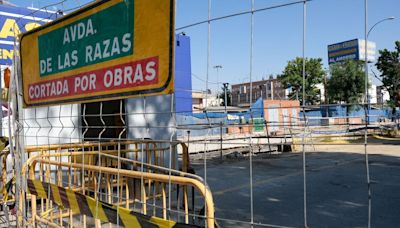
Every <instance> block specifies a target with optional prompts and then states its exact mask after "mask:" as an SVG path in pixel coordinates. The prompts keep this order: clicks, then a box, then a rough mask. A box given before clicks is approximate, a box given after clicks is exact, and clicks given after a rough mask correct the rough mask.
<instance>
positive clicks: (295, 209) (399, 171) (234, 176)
mask: <svg viewBox="0 0 400 228" xmlns="http://www.w3.org/2000/svg"><path fill="white" fill-rule="evenodd" d="M371 142H375V143H378V145H370V146H368V151H369V153H371V154H370V156H369V158H370V173H371V179H372V220H371V221H372V227H400V142H399V141H383V142H382V141H376V140H375V141H373V140H372V141H371ZM316 151H317V152H307V190H308V194H307V197H308V201H307V210H308V217H307V219H308V225H309V227H366V226H367V217H368V216H367V212H368V198H367V184H366V174H365V173H366V171H365V160H364V159H365V157H364V146H362V145H353V144H344V145H330V146H317V147H316ZM193 166H194V168H195V170H196V173H197V174H200V175H202V176H204V165H203V164H202V161H195V162H194V163H193ZM253 180H254V182H253V185H254V222H255V223H263V224H273V225H279V226H287V227H302V226H303V175H302V156H301V153H287V154H282V155H263V156H258V157H254V159H253ZM207 181H208V183H209V184H210V186H211V189H212V191H213V196H214V202H215V204H216V217H218V218H223V219H230V220H239V221H245V222H249V221H250V187H249V160H248V158H241V159H226V160H224V161H223V162H222V163H221V162H220V161H219V160H214V161H207ZM218 223H219V224H220V225H221V226H222V227H250V225H249V224H246V223H242V222H234V221H226V220H218ZM256 227H257V226H256ZM258 227H261V226H258Z"/></svg>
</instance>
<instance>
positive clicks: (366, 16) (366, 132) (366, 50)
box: [364, 0, 371, 228]
mask: <svg viewBox="0 0 400 228" xmlns="http://www.w3.org/2000/svg"><path fill="white" fill-rule="evenodd" d="M364 6H365V14H364V16H365V24H364V32H365V41H364V42H365V43H364V44H365V46H364V51H365V53H364V64H365V104H367V102H368V100H369V99H368V32H367V31H368V0H365V1H364ZM366 108H367V109H368V107H366ZM365 118H366V119H365V130H364V153H365V170H366V175H367V188H368V228H370V227H371V184H370V177H369V159H368V150H367V144H368V137H367V134H368V121H367V118H368V110H365Z"/></svg>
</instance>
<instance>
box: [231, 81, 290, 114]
mask: <svg viewBox="0 0 400 228" xmlns="http://www.w3.org/2000/svg"><path fill="white" fill-rule="evenodd" d="M285 91H286V90H285V88H284V86H283V85H282V83H281V82H280V81H279V80H278V79H273V78H270V79H267V80H261V81H255V82H253V83H252V91H251V93H252V96H251V100H252V103H254V102H255V101H256V100H257V99H258V98H260V97H262V98H263V99H264V100H285V99H286V92H285ZM231 94H232V105H233V106H239V107H250V82H246V83H241V84H235V85H232V90H231Z"/></svg>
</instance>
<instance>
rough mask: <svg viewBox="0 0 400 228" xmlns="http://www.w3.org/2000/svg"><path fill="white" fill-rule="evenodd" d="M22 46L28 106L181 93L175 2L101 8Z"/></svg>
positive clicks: (135, 1)
mask: <svg viewBox="0 0 400 228" xmlns="http://www.w3.org/2000/svg"><path fill="white" fill-rule="evenodd" d="M20 43H21V44H20V49H21V50H20V52H21V65H22V79H23V97H24V103H25V106H43V105H51V104H59V103H76V102H88V101H100V100H111V99H121V98H127V97H135V96H145V95H156V94H168V93H171V92H172V91H173V69H174V66H173V59H174V58H173V56H174V50H173V48H174V0H151V1H147V0H109V1H99V2H95V3H93V4H91V5H89V6H87V7H85V8H84V9H81V10H79V11H77V12H75V13H72V14H70V15H67V16H65V17H62V18H60V19H58V20H55V21H54V22H52V23H50V24H47V25H45V26H42V27H39V28H37V29H34V30H32V31H30V32H27V33H25V34H23V35H22V37H21V42H20Z"/></svg>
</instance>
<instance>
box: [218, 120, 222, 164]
mask: <svg viewBox="0 0 400 228" xmlns="http://www.w3.org/2000/svg"><path fill="white" fill-rule="evenodd" d="M219 136H220V137H219V139H220V140H219V142H220V152H219V158H220V159H221V161H222V121H221V122H220V123H219Z"/></svg>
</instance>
